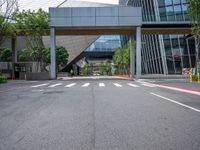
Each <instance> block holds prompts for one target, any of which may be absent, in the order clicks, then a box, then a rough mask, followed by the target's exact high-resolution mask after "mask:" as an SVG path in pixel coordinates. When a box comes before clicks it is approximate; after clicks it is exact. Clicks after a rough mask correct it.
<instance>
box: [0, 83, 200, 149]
mask: <svg viewBox="0 0 200 150" xmlns="http://www.w3.org/2000/svg"><path fill="white" fill-rule="evenodd" d="M0 150H200V96H199V95H195V94H190V93H184V92H180V91H174V90H170V89H165V88H161V87H157V86H155V85H152V84H145V83H141V82H135V81H129V80H117V79H115V80H106V79H87V80H70V81H40V82H28V81H19V82H16V83H8V84H6V85H0Z"/></svg>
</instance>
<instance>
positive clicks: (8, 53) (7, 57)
mask: <svg viewBox="0 0 200 150" xmlns="http://www.w3.org/2000/svg"><path fill="white" fill-rule="evenodd" d="M11 60H12V50H11V49H9V48H0V61H4V62H7V63H8V70H10V68H9V62H10V61H11Z"/></svg>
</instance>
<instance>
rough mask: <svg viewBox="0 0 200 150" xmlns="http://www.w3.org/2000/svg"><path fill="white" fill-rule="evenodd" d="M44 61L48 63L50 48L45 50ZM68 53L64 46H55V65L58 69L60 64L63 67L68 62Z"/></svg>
mask: <svg viewBox="0 0 200 150" xmlns="http://www.w3.org/2000/svg"><path fill="white" fill-rule="evenodd" d="M45 56H46V58H45V62H46V63H50V58H51V53H50V48H48V49H46V52H45ZM68 57H69V54H68V52H67V50H66V48H65V47H63V46H56V65H57V69H58V71H59V70H60V66H61V67H64V66H65V65H66V64H67V62H68Z"/></svg>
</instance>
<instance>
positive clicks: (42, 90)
mask: <svg viewBox="0 0 200 150" xmlns="http://www.w3.org/2000/svg"><path fill="white" fill-rule="evenodd" d="M43 91H44V90H32V92H43Z"/></svg>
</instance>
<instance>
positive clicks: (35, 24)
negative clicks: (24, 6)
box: [13, 9, 49, 50]
mask: <svg viewBox="0 0 200 150" xmlns="http://www.w3.org/2000/svg"><path fill="white" fill-rule="evenodd" d="M13 18H14V20H15V22H16V30H17V32H18V33H22V34H24V35H25V36H26V42H27V48H28V49H30V50H31V49H34V48H35V47H37V49H41V48H43V47H44V44H43V41H42V36H44V35H45V34H46V29H49V14H48V13H47V12H45V11H43V10H42V9H39V10H38V11H31V10H28V11H25V10H24V11H22V12H17V13H15V14H14V17H13Z"/></svg>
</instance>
